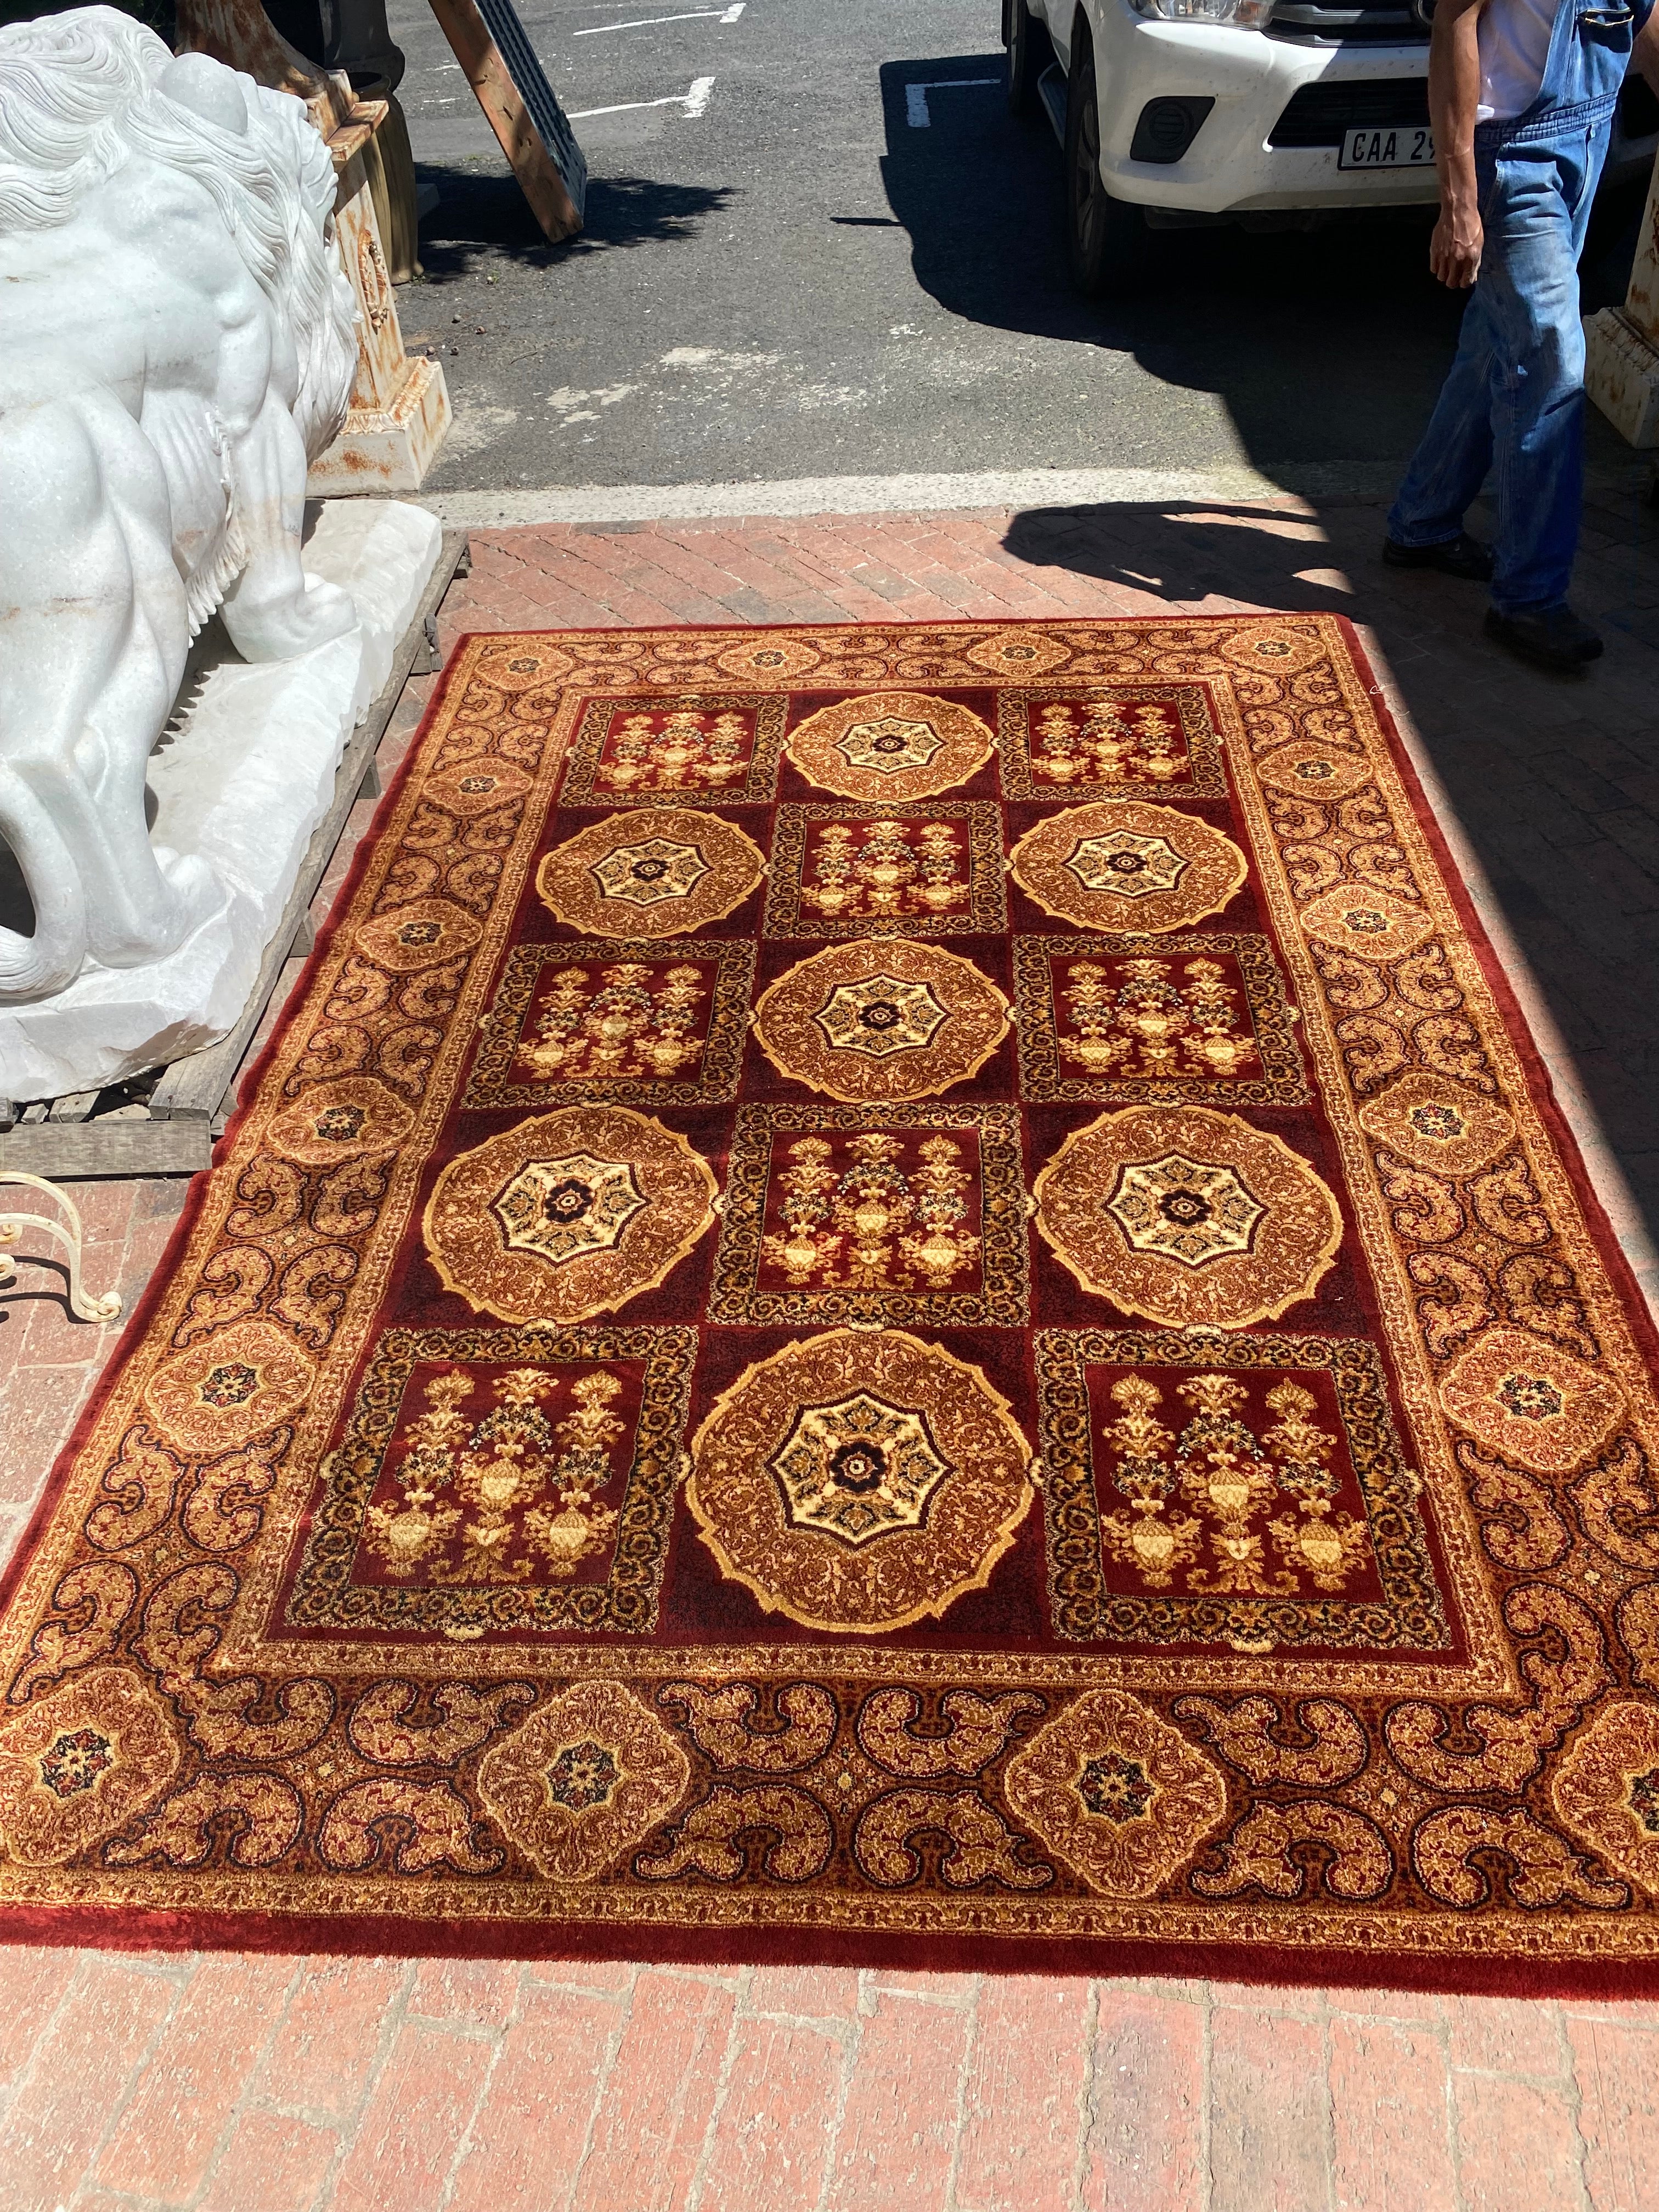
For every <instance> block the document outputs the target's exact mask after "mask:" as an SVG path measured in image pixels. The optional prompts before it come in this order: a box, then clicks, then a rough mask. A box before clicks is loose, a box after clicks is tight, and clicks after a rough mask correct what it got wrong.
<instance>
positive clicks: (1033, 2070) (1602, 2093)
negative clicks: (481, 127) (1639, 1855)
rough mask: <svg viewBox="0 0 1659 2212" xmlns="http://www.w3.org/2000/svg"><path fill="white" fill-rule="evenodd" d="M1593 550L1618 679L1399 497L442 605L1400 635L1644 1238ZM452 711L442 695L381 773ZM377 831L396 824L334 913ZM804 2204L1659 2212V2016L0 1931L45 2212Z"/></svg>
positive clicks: (32, 1381)
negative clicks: (1448, 551) (1577, 659)
mask: <svg viewBox="0 0 1659 2212" xmlns="http://www.w3.org/2000/svg"><path fill="white" fill-rule="evenodd" d="M1589 522H1590V527H1589V531H1588V532H1587V538H1586V555H1585V557H1584V559H1583V562H1581V569H1580V589H1579V592H1578V598H1579V601H1580V604H1581V605H1583V609H1584V611H1586V612H1588V613H1589V614H1591V615H1592V616H1594V615H1596V614H1601V616H1603V617H1607V616H1608V615H1609V614H1611V616H1612V617H1614V618H1615V619H1614V622H1613V626H1612V627H1610V629H1609V631H1608V635H1609V640H1610V644H1609V652H1608V657H1607V660H1606V661H1605V662H1604V663H1603V664H1601V666H1600V667H1599V668H1598V669H1597V670H1596V671H1595V673H1594V674H1593V676H1592V677H1591V678H1589V680H1588V681H1587V682H1584V683H1582V684H1561V683H1555V682H1552V681H1549V680H1547V679H1541V678H1534V677H1531V676H1528V674H1526V673H1525V672H1524V671H1520V670H1517V669H1516V668H1515V667H1513V666H1512V665H1510V663H1508V662H1506V661H1504V660H1503V659H1499V658H1498V657H1497V656H1496V655H1495V654H1494V653H1492V650H1491V649H1490V648H1489V647H1487V646H1486V644H1485V643H1484V642H1483V641H1481V640H1480V636H1479V635H1478V630H1479V620H1480V594H1479V593H1478V592H1475V593H1472V594H1471V593H1468V592H1463V593H1460V592H1458V591H1456V590H1455V588H1454V587H1450V586H1441V585H1437V584H1434V583H1432V582H1431V581H1430V580H1425V579H1423V578H1419V577H1406V578H1403V579H1402V578H1399V577H1395V576H1393V575H1387V576H1385V575H1384V574H1383V572H1381V571H1380V570H1378V569H1376V568H1375V567H1374V565H1373V561H1372V554H1373V548H1374V541H1375V539H1376V536H1377V534H1378V531H1379V518H1378V514H1377V512H1376V510H1375V509H1374V508H1366V507H1343V508H1337V509H1333V510H1329V511H1327V512H1325V513H1320V514H1317V515H1316V514H1314V513H1311V512H1310V510H1309V509H1308V507H1306V506H1305V504H1304V503H1302V502H1297V501H1282V502H1278V503H1268V504H1258V505H1254V506H1251V507H1248V508H1242V509H1241V508H1235V509H1225V508H1205V509H1202V510H1196V509H1195V510H1191V511H1188V512H1187V513H1181V512H1179V511H1158V510H1146V509H1128V508H1126V509H1118V510H1099V511H1094V512H1091V513H1078V514H1069V513H1063V514H1052V515H1030V514H1026V515H1019V516H1010V515H1007V514H1001V513H997V514H979V515H964V514H950V515H943V516H902V515H884V516H878V517H848V516H837V517H834V518H819V519H812V520H805V521H794V520H790V521H784V520H775V519H774V520H759V521H753V522H748V523H744V522H733V521H730V520H723V521H720V522H718V523H709V524H696V523H691V524H679V525H673V526H668V525H664V526H627V527H623V528H613V529H610V530H605V529H601V528H597V527H593V526H579V527H576V528H554V529H544V530H535V531H522V532H493V533H491V532H477V533H475V535H474V538H473V545H474V558H475V567H474V570H473V574H472V576H471V580H469V581H468V582H467V583H466V584H465V585H464V586H459V587H458V589H457V590H456V591H454V592H452V593H451V595H450V599H449V600H448V602H447V605H446V606H445V609H444V612H443V618H442V621H443V629H444V631H445V633H446V641H447V642H448V641H453V638H454V636H455V635H458V634H459V632H460V631H461V630H462V629H511V628H517V627H523V628H528V629H534V628H538V627H541V628H550V627H557V626H560V625H562V624H574V625H584V624H585V625H592V626H600V625H605V624H609V623H626V622H653V623H654V622H686V621H696V620H705V619H706V620H714V621H726V620H735V621H763V620H770V621H792V620H793V621H833V620H837V619H839V620H849V619H850V620H872V621H876V620H882V621H894V620H916V621H923V622H925V621H932V620H938V619H941V618H945V617H951V616H957V615H969V616H980V615H982V616H995V615H1000V614H1004V613H1018V614H1021V615H1027V614H1036V615H1044V614H1055V615H1058V614H1069V615H1079V614H1091V615H1110V614H1139V613H1145V612H1147V611H1155V612H1169V613H1176V612H1180V611H1184V610H1186V609H1194V610H1202V611H1215V612H1218V611H1224V610H1225V609H1227V608H1230V607H1234V606H1241V605H1261V606H1278V607H1286V606H1292V607H1294V606H1318V607H1336V608H1340V609H1352V610H1354V611H1362V610H1363V611H1364V614H1365V616H1366V617H1367V618H1368V622H1369V623H1370V628H1369V629H1367V630H1366V631H1365V632H1364V635H1365V638H1366V641H1367V643H1368V646H1369V647H1370V649H1371V651H1372V652H1373V653H1374V655H1375V656H1376V666H1377V671H1378V675H1379V677H1380V678H1381V679H1382V681H1383V684H1384V686H1385V690H1387V693H1388V696H1389V700H1390V702H1391V703H1392V705H1393V707H1394V708H1395V713H1396V714H1397V716H1398V717H1399V718H1400V719H1401V722H1402V724H1403V725H1404V726H1405V727H1406V729H1407V736H1408V740H1409V741H1410V742H1412V743H1413V745H1414V746H1415V748H1416V749H1417V750H1418V754H1419V759H1420V760H1421V761H1423V762H1424V763H1425V765H1426V766H1427V768H1428V769H1430V771H1431V774H1432V775H1435V776H1437V779H1438V781H1440V782H1441V783H1442V784H1443V785H1444V786H1445V787H1447V789H1448V790H1449V793H1450V801H1451V807H1452V811H1453V812H1454V813H1455V816H1456V817H1457V820H1458V823H1459V824H1460V825H1461V829H1460V830H1459V832H1458V835H1459V836H1460V840H1461V842H1460V847H1459V849H1460V850H1461V851H1462V853H1463V854H1467V855H1468V856H1469V858H1470V860H1471V862H1472V865H1473V867H1474V872H1475V875H1476V889H1477V894H1478V896H1482V897H1484V898H1488V899H1489V900H1490V901H1491V903H1492V911H1493V918H1494V921H1495V923H1496V924H1497V926H1498V930H1499V933H1500V937H1501V938H1503V939H1504V941H1506V942H1508V943H1509V944H1510V946H1511V948H1512V950H1513V951H1515V952H1516V954H1517V956H1518V957H1517V968H1516V973H1517V981H1518V987H1520V989H1521V990H1522V995H1523V998H1524V999H1525V1000H1526V1002H1527V1003H1528V1005H1529V1006H1530V1007H1531V1009H1532V1014H1533V1019H1534V1027H1535V1031H1536V1033H1537V1034H1539V1035H1540V1036H1541V1041H1542V1042H1543V1043H1544V1044H1545V1047H1546V1049H1547V1052H1548V1053H1550V1054H1552V1055H1553V1059H1552V1065H1553V1073H1554V1075H1555V1079H1556V1082H1557V1087H1558V1091H1559V1092H1561V1093H1563V1094H1564V1095H1565V1096H1566V1097H1568V1098H1569V1099H1576V1100H1577V1102H1578V1103H1579V1104H1580V1105H1581V1107H1582V1108H1583V1110H1584V1112H1585V1113H1586V1114H1587V1115H1589V1116H1590V1117H1591V1118H1592V1120H1594V1119H1595V1117H1598V1116H1599V1119H1600V1121H1601V1126H1602V1128H1603V1129H1604V1130H1605V1132H1606V1137H1605V1139H1596V1138H1595V1134H1594V1132H1593V1130H1592V1133H1591V1136H1590V1139H1589V1150H1590V1151H1591V1153H1592V1156H1593V1158H1595V1159H1596V1160H1597V1161H1598V1162H1599V1163H1600V1164H1601V1165H1603V1166H1607V1165H1616V1166H1617V1167H1618V1168H1620V1169H1621V1170H1622V1171H1623V1173H1624V1175H1625V1176H1626V1177H1627V1179H1628V1181H1629V1183H1630V1184H1631V1185H1632V1187H1633V1188H1634V1191H1635V1193H1636V1194H1637V1200H1636V1202H1634V1203H1632V1202H1631V1201H1630V1200H1625V1199H1621V1198H1620V1196H1619V1194H1618V1193H1617V1191H1616V1190H1615V1192H1614V1212H1615V1219H1616V1222H1617V1225H1618V1226H1619V1227H1620V1231H1621V1233H1623V1234H1625V1235H1626V1237H1628V1238H1629V1239H1630V1240H1631V1241H1632V1243H1636V1241H1637V1239H1638V1237H1639V1235H1640V1233H1641V1231H1642V1226H1643V1224H1642V1217H1641V1211H1640V1206H1641V1202H1642V1201H1643V1200H1646V1201H1648V1203H1647V1209H1646V1210H1647V1212H1649V1213H1650V1214H1654V1213H1656V1212H1659V1204H1656V1203H1654V1200H1656V1199H1659V1118H1656V1111H1655V1103H1654V1101H1655V1097H1656V1095H1659V1091H1656V1084H1655V1080H1654V1079H1655V1078H1656V1076H1659V994H1655V993H1654V992H1653V991H1652V989H1651V975H1652V974H1653V973H1654V972H1655V957H1656V953H1659V743H1656V738H1655V733H1654V715H1653V707H1652V702H1653V699H1654V698H1655V696H1659V686H1656V682H1655V678H1656V674H1659V659H1656V653H1655V647H1656V645H1659V616H1656V611H1655V610H1656V609H1659V567H1656V564H1655V563H1654V562H1653V560H1652V557H1651V551H1650V550H1643V551H1641V552H1640V553H1639V555H1638V552H1637V551H1636V550H1633V549H1632V543H1631V540H1632V536H1633V534H1635V533H1636V532H1638V531H1639V530H1643V529H1645V530H1646V531H1647V532H1648V534H1649V535H1650V536H1651V535H1652V534H1653V526H1652V525H1650V524H1644V523H1637V522H1632V515H1631V513H1628V512H1626V510H1625V509H1623V508H1619V507H1614V506H1613V505H1612V504H1609V505H1608V506H1607V507H1604V508H1603V509H1602V510H1601V511H1600V512H1592V513H1591V515H1590V518H1589ZM1348 583H1352V585H1353V586H1354V587H1355V588H1354V590H1353V591H1352V592H1349V591H1348V590H1347V589H1346V584H1348ZM430 690H431V684H430V682H429V680H428V681H426V682H422V683H420V684H415V685H411V687H410V694H409V696H408V697H407V698H406V700H405V702H404V706H403V707H402V708H400V710H399V714H398V717H397V719H396V720H395V721H394V724H393V726H392V731H391V732H389V733H388V736H387V738H386V741H385V744H383V747H382V753H381V758H382V763H383V766H385V767H386V768H390V767H392V766H394V765H395V764H396V762H397V760H398V758H400V757H401V756H402V753H403V751H404V749H405V748H406V746H407V744H408V741H409V738H410V734H411V732H412V731H413V729H414V726H415V724H416V720H418V715H419V713H420V710H421V708H422V706H423V704H424V702H425V698H426V696H428V694H429V692H430ZM372 814H373V808H372V806H370V805H367V804H364V805H359V806H358V807H357V808H356V810H355V811H354V814H353V817H352V821H351V824H350V829H349V836H348V839H347V842H346V844H345V846H344V847H343V849H342V851H341V853H340V854H339V855H338V856H337V860H336V862H335V865H334V866H333V867H332V868H331V871H330V874H329V878H328V880H327V882H326V883H325V886H324V889H323V890H322V891H321V892H320V893H319V900H318V903H317V907H316V908H315V909H314V911H315V913H316V915H317V917H318V919H319V920H320V919H322V918H323V916H324V915H325V913H326V911H327V907H328V904H329V902H331V899H332V897H333V896H334V895H335V893H336V892H337V889H338V887H339V884H340V882H341V880H342V878H343V872H344V869H345V867H346V866H347V865H348V863H349V853H350V848H351V846H352V844H353V843H354V842H355V841H356V838H357V837H359V836H361V835H362V831H363V829H364V828H365V827H366V826H367V824H368V821H369V819H370V818H371V817H372ZM1482 876H1484V878H1485V884H1484V885H1483V884H1482V883H1481V881H1480V878H1481V877H1482ZM1487 885H1489V886H1490V890H1487V889H1486V886H1487ZM1521 962H1524V963H1526V964H1525V967H1524V968H1522V966H1521V965H1520V963H1521ZM299 964H300V963H297V962H295V963H290V965H289V971H288V975H287V979H286V980H287V982H288V983H289V985H291V984H292V982H293V981H294V980H295V977H296V976H297V975H298V972H299ZM1644 977H1646V978H1647V979H1648V981H1647V982H1646V983H1645V984H1644V982H1643V981H1642V979H1643V978H1644ZM272 1018H273V1019H274V1018H275V1010H273V1015H272ZM267 1026H269V1024H267ZM75 1195H76V1198H77V1200H79V1201H80V1202H81V1203H82V1207H83V1210H84V1212H85V1214H86V1217H87V1221H88V1279H89V1280H90V1282H91V1284H92V1285H93V1287H94V1289H99V1290H101V1289H103V1288H105V1287H106V1286H107V1285H109V1284H111V1283H112V1282H113V1283H117V1284H118V1285H119V1287H120V1288H121V1291H122V1292H123V1295H124V1296H125V1297H126V1298H127V1300H128V1301H129V1305H131V1302H132V1301H133V1300H134V1299H136V1297H137V1295H138V1293H139V1291H141V1290H142V1288H143V1284H144V1282H145V1280H146V1279H148V1277H149V1273H151V1272H152V1270H153V1269H154V1267H155V1265H156V1263H157V1261H158V1260H159V1257H160V1254H161V1245H162V1243H164V1241H165V1237H166V1235H167V1230H168V1228H169V1226H170V1225H171V1223H172V1221H173V1219H174V1218H176V1215H177V1212H178V1210H179V1206H180V1205H181V1204H182V1202H183V1199H184V1195H185V1184H184V1183H182V1182H151V1183H106V1184H82V1185H80V1186H78V1187H77V1188H76V1191H75ZM60 1288H61V1277H60V1276H59V1275H58V1273H57V1272H56V1271H55V1270H53V1269H52V1268H50V1267H33V1266H27V1265H26V1266H25V1267H24V1268H23V1270H22V1273H21V1276H20V1279H19V1282H18V1284H17V1285H15V1287H14V1288H13V1289H12V1290H10V1291H0V1377H3V1380H0V1401H3V1409H4V1413H5V1415H6V1418H5V1419H4V1420H3V1422H0V1549H3V1548H4V1547H6V1546H8V1545H9V1543H10V1542H11V1541H14V1540H15V1534H16V1533H17V1532H18V1530H19V1529H20V1528H21V1525H22V1522H23V1521H24V1519H25V1518H26V1517H27V1511H28V1509H29V1507H30V1504H32V1502H33V1499H34V1498H36V1497H37V1496H38V1495H39V1492H40V1486H41V1484H42V1482H43V1481H44V1480H45V1478H46V1474H47V1472H48V1471H49V1468H50V1466H51V1463H52V1457H53V1455H54V1454H55V1452H56V1450H57V1449H58V1446H59V1444H60V1443H61V1442H62V1440H63V1438H64V1436H65V1435H66V1434H67V1432H68V1430H69V1427H70V1425H71V1423H72V1421H73V1419H74V1418H75V1415H76V1412H77V1411H78V1410H79V1407H80V1406H81V1404H82V1402H83V1401H84V1399H85V1396H86V1394H87V1392H88V1390H89V1389H90V1388H91V1386H92V1384H93V1382H94V1380H95V1378H96V1376H97V1374H98V1372H99V1370H100V1367H101V1364H102V1363H103V1361H104V1360H105V1359H106V1358H107V1356H108V1353H109V1351H110V1348H111V1346H112V1344H113V1341H114V1338H115V1332H114V1331H112V1330H107V1329H100V1328H93V1327H89V1326H88V1325H86V1324H82V1323H79V1322H73V1321H71V1320H70V1318H69V1317H68V1316H67V1315H66V1314H65V1311H64V1306H63V1304H62V1300H61V1297H60V1295H59V1291H60ZM797 2206H799V2207H801V2208H803V2212H878V2208H892V2212H933V2208H938V2212H1014V2208H1018V2212H1061V2208H1063V2209H1064V2212H1279V2208H1283V2212H1301V2208H1302V2207H1304V2206H1308V2207H1317V2208H1319V2212H1555V2208H1556V2207H1558V2206H1559V2207H1563V2208H1569V2212H1659V2003H1647V2004H1613V2003H1583V2004H1577V2003H1574V2004H1556V2003H1544V2002H1534V2003H1528V2002H1520V2001H1511V2000H1503V2001H1497V2000H1455V1999H1443V1998H1433V1997H1427V1998H1425V1997H1419V1996H1395V1995H1391V1994H1389V1993H1387V1992H1380V1991H1372V1990H1366V1991H1353V1990H1328V1991H1319V1990H1300V1991H1297V1990H1249V1989H1243V1988H1238V1987H1230V1986H1225V1985H1217V1984H1197V1983H1190V1984H1189V1983H1166V1982H1152V1981H1142V1982H1122V1981H1107V1982H1095V1983H1089V1982H1083V1981H1064V1980H1048V1979H1042V1978H1034V1977H1027V1976H1013V1977H988V1976H987V1977H983V1978H981V1977H977V1976H972V1975H933V1974H901V1973H884V1974H864V1975H859V1974H857V1973H854V1972H836V1971H832V1970H829V1969H825V1968H820V1967H805V1968H800V1969H792V1968H783V1967H769V1968H765V1969H761V1970H752V1971H751V1970H738V1969H736V1968H733V1969H731V1970H728V1971H720V1972H703V1971H694V1970H690V1969H687V1970H684V1971H681V1970H675V1969H666V1968H665V1969H658V1968H649V1967H635V1966H627V1965H623V1964H618V1963H614V1962H605V1961H599V1962H592V1963H584V1964H580V1965H570V1966H563V1965H559V1964H556V1963H549V1962H542V1963H538V1964H534V1965H531V1966H522V1967H520V1966H513V1965H511V1964H507V1965H499V1964H495V1963H489V1964H484V1965H480V1966H472V1965H465V1964H456V1963H451V1962H443V1961H407V1962H404V1961H390V1962H388V1961H381V1960H333V1959H325V1958H319V1959H299V1960H259V1959H240V1958H238V1957H236V1956H235V1955H234V1954H220V1955H218V1956H215V1957H208V1958H193V1957H181V1956H174V1955H169V1956H167V1957H161V1958H154V1959H151V1958H144V1957H137V1956H121V1957H112V1956H106V1955H103V1954H75V1953H73V1952H67V1951H63V1952H60V1951H50V1950H38V1949H36V1950H31V1949H27V1948H15V1949H6V1948H0V2212H59V2208H61V2212H370V2208H373V2212H426V2208H428V2207H431V2208H433V2212H793V2208H795V2207H797Z"/></svg>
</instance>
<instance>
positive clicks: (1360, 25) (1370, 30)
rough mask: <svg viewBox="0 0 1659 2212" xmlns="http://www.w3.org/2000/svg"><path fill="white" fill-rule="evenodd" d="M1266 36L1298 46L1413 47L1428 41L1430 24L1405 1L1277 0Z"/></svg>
mask: <svg viewBox="0 0 1659 2212" xmlns="http://www.w3.org/2000/svg"><path fill="white" fill-rule="evenodd" d="M1267 35H1268V37H1269V38H1270V39H1290V40H1293V41H1294V43H1295V44H1296V45H1297V46H1426V45H1427V44H1428V38H1429V27H1428V25H1427V24H1426V23H1425V22H1423V21H1421V20H1420V19H1419V16H1418V15H1417V14H1416V13H1415V11H1414V10H1413V9H1412V8H1411V7H1410V6H1409V5H1407V0H1380V4H1378V5H1376V6H1375V7H1354V6H1338V5H1335V4H1332V5H1330V6H1326V5H1324V4H1323V0H1279V5H1278V6H1277V7H1276V8H1275V9H1273V18H1272V21H1270V22H1269V23H1268V25H1267Z"/></svg>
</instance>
